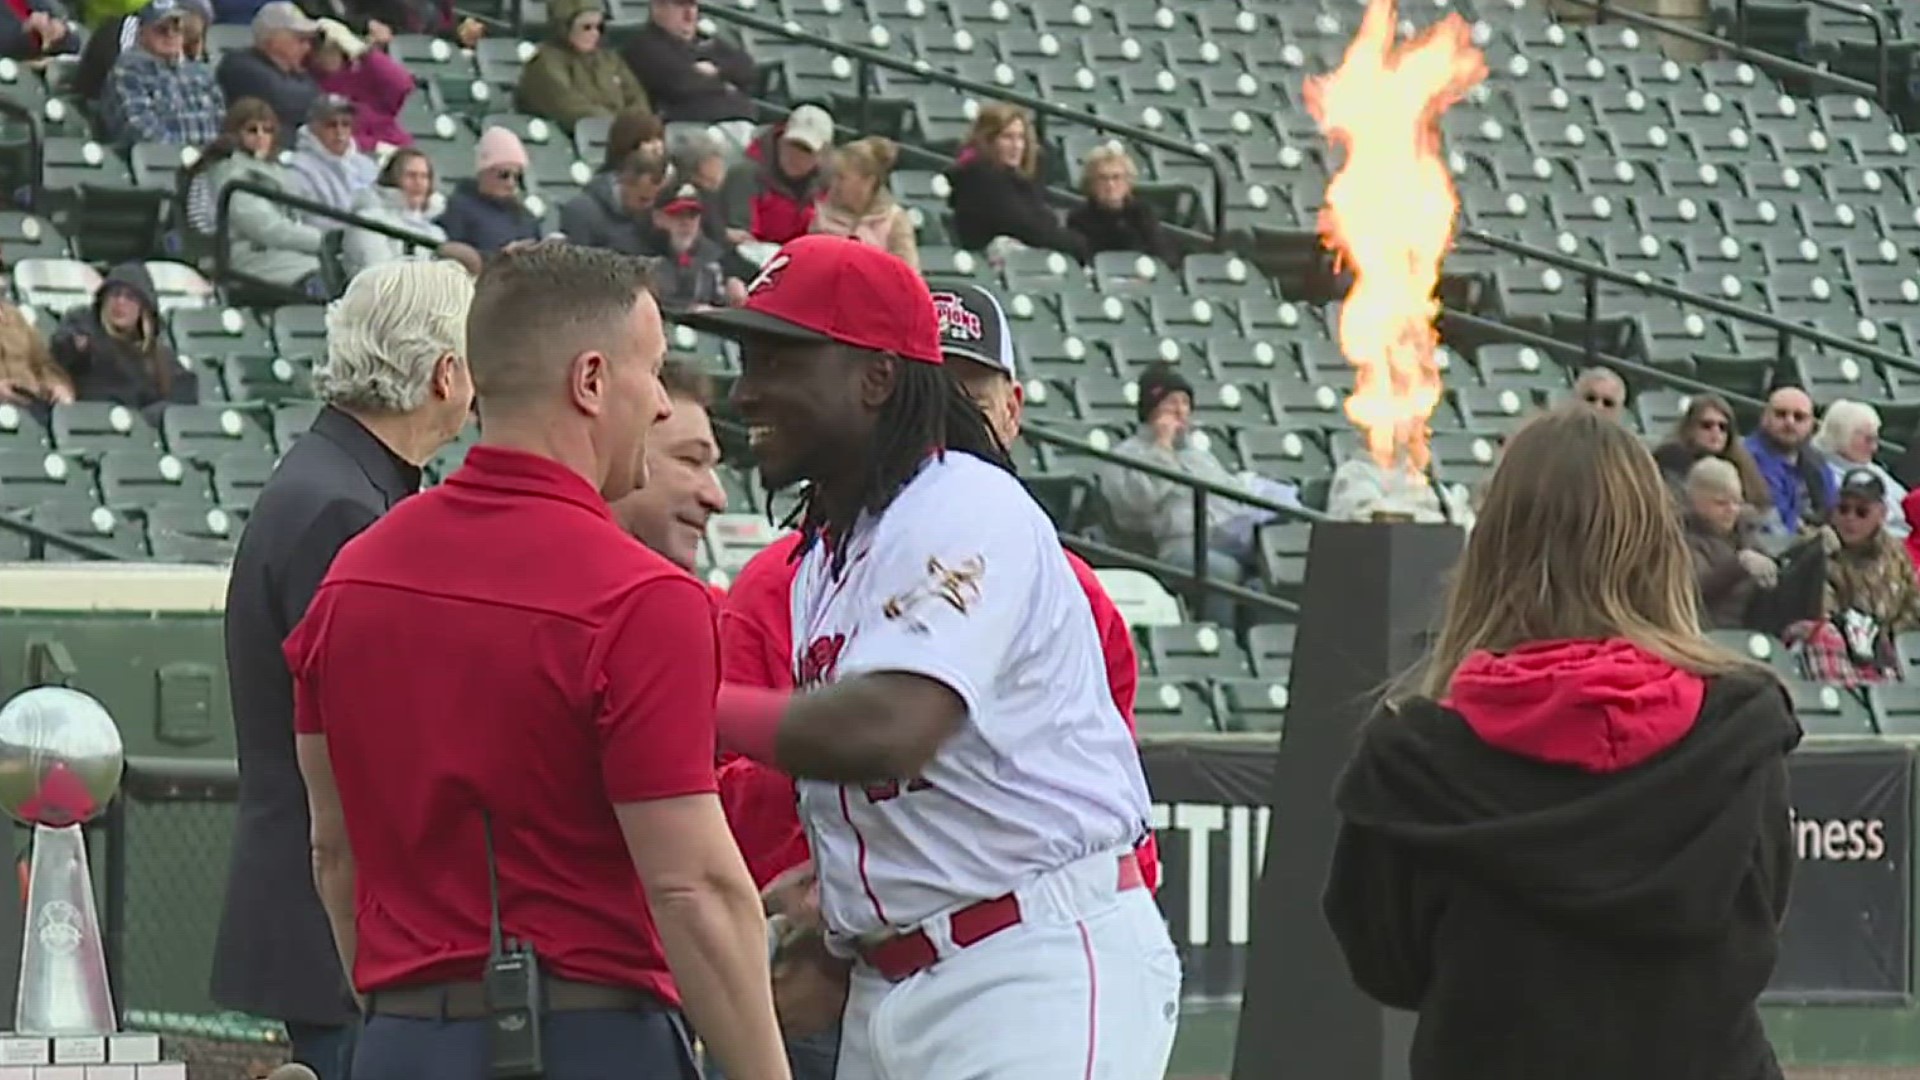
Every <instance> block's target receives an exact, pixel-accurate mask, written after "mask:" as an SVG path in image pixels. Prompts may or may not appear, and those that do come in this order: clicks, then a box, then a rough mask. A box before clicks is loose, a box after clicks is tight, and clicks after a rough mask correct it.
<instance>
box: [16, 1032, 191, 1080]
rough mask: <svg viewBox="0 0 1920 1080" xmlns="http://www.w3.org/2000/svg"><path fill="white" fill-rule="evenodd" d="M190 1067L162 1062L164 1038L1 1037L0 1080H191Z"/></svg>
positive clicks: (128, 1035)
mask: <svg viewBox="0 0 1920 1080" xmlns="http://www.w3.org/2000/svg"><path fill="white" fill-rule="evenodd" d="M186 1078H187V1066H186V1063H185V1062H180V1061H161V1060H160V1036H158V1035H154V1034H150V1033H147V1032H137V1031H130V1032H125V1033H122V1034H115V1035H55V1036H44V1035H0V1080H186Z"/></svg>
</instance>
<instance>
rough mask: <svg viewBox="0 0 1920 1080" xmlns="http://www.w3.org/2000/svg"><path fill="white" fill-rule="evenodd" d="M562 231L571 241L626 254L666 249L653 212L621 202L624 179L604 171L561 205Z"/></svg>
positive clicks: (568, 240)
mask: <svg viewBox="0 0 1920 1080" xmlns="http://www.w3.org/2000/svg"><path fill="white" fill-rule="evenodd" d="M560 231H561V232H562V233H564V234H566V237H567V243H569V244H578V245H580V246H581V247H597V248H606V249H607V250H609V251H617V252H619V253H620V254H622V255H639V256H646V257H652V256H655V255H658V254H660V253H661V252H662V251H663V250H665V246H666V240H665V238H664V237H663V236H662V235H661V234H660V230H659V229H656V228H654V227H653V212H652V211H651V210H642V211H641V212H640V213H639V214H633V213H629V212H628V210H627V208H626V207H625V206H623V205H621V202H620V182H619V180H618V178H617V177H615V175H614V174H613V173H610V172H603V173H601V174H600V175H598V176H596V177H594V178H593V179H592V180H589V181H587V186H586V187H584V188H581V189H580V194H578V195H575V196H574V197H573V198H571V199H568V200H567V202H566V204H565V205H563V206H561V207H560Z"/></svg>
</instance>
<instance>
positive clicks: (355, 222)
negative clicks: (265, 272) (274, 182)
mask: <svg viewBox="0 0 1920 1080" xmlns="http://www.w3.org/2000/svg"><path fill="white" fill-rule="evenodd" d="M238 195H253V196H256V197H258V198H262V199H265V200H267V201H268V202H274V203H279V204H280V205H282V206H285V207H288V208H290V209H293V210H298V211H300V212H301V213H303V214H309V215H312V216H314V217H322V218H326V219H328V220H330V221H337V222H339V223H341V224H342V225H345V226H348V227H351V228H355V229H365V230H366V231H368V232H371V233H377V234H379V235H381V236H384V237H387V238H388V239H390V240H398V241H400V242H401V243H403V244H406V245H408V246H409V247H414V248H427V249H429V250H431V249H433V248H437V247H439V246H440V245H441V243H443V241H440V240H436V239H434V238H433V237H431V236H428V235H426V234H425V233H417V232H414V231H413V230H411V229H403V228H400V227H399V226H397V225H389V224H387V223H386V222H384V221H375V220H373V219H372V218H367V217H362V216H360V215H359V214H355V213H352V212H350V211H346V210H339V209H336V208H334V207H331V206H328V205H327V204H326V203H323V202H316V201H314V200H312V199H309V198H306V197H305V196H301V195H294V194H291V193H289V192H286V191H282V190H281V189H279V188H277V187H269V186H268V185H266V184H262V183H259V182H257V181H254V180H229V181H228V182H227V183H226V184H224V185H222V186H221V188H220V193H219V197H218V202H217V203H216V204H215V210H214V224H213V266H214V273H215V275H217V276H218V277H220V278H222V279H225V278H227V277H230V276H236V275H235V273H234V270H233V268H232V266H231V265H229V264H230V262H231V260H232V257H233V224H232V209H233V200H234V197H235V196H238ZM238 276H245V275H238Z"/></svg>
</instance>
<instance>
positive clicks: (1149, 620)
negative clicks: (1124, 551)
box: [1094, 567, 1184, 627]
mask: <svg viewBox="0 0 1920 1080" xmlns="http://www.w3.org/2000/svg"><path fill="white" fill-rule="evenodd" d="M1094 576H1095V577H1098V578H1099V579H1100V586H1101V588H1103V589H1105V590H1106V591H1107V599H1109V600H1112V601H1113V606H1114V607H1115V608H1117V609H1119V611H1120V615H1121V617H1122V618H1124V619H1126V620H1127V625H1128V626H1134V627H1140V626H1177V625H1179V624H1180V623H1181V622H1182V621H1184V617H1183V616H1182V614H1181V612H1180V601H1179V600H1176V599H1175V598H1174V595H1173V594H1172V593H1170V592H1168V591H1167V587H1166V586H1165V585H1162V584H1161V583H1160V579H1159V578H1156V577H1154V576H1153V575H1152V574H1149V573H1146V572H1145V571H1142V570H1130V569H1126V568H1123V567H1101V568H1099V569H1097V570H1095V571H1094Z"/></svg>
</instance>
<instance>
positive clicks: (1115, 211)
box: [1067, 142, 1180, 265]
mask: <svg viewBox="0 0 1920 1080" xmlns="http://www.w3.org/2000/svg"><path fill="white" fill-rule="evenodd" d="M1139 178H1140V169H1139V167H1138V166H1137V165H1135V164H1134V163H1133V158H1132V156H1130V155H1129V154H1128V153H1127V150H1126V147H1124V146H1121V145H1120V144H1119V143H1117V142H1109V143H1102V144H1101V145H1100V146H1098V147H1096V148H1095V149H1094V150H1093V152H1092V153H1089V154H1088V155H1087V160H1086V163H1085V164H1084V165H1083V166H1081V170H1080V193H1081V194H1082V195H1085V196H1086V197H1087V201H1086V202H1084V203H1081V204H1080V205H1079V206H1077V207H1074V209H1073V210H1072V211H1070V212H1069V213H1068V214H1067V228H1069V229H1072V230H1073V231H1074V232H1076V233H1079V234H1080V236H1081V238H1082V239H1084V240H1085V241H1086V242H1087V254H1088V255H1098V254H1100V253H1101V252H1103V251H1138V252H1140V253H1141V254H1143V255H1151V256H1153V257H1154V258H1156V259H1159V260H1160V261H1161V262H1163V263H1167V264H1169V265H1171V264H1173V263H1174V262H1176V261H1178V260H1179V257H1180V253H1179V252H1178V251H1177V250H1176V249H1175V248H1174V246H1173V244H1172V242H1171V241H1170V240H1169V239H1168V237H1167V234H1166V232H1165V231H1164V230H1163V229H1161V228H1160V219H1159V218H1158V217H1156V216H1155V215H1154V212H1153V208H1152V207H1151V206H1148V205H1147V204H1146V203H1145V202H1143V201H1141V199H1140V198H1139V197H1138V196H1137V195H1135V193H1134V190H1133V188H1134V184H1135V182H1136V181H1138V180H1139Z"/></svg>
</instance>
